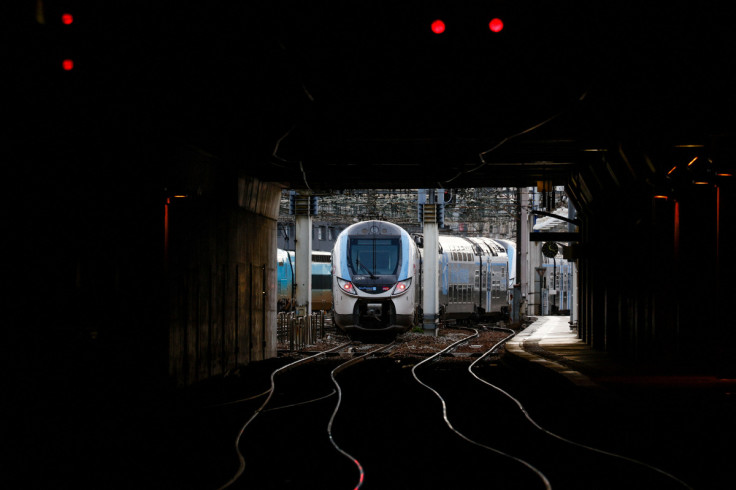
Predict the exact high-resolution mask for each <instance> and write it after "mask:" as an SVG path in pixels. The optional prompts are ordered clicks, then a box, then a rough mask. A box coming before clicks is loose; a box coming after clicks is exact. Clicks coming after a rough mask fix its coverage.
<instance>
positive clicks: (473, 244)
mask: <svg viewBox="0 0 736 490" xmlns="http://www.w3.org/2000/svg"><path fill="white" fill-rule="evenodd" d="M420 243H421V240H420ZM510 244H512V242H510ZM508 246H509V245H506V246H505V245H503V244H501V243H499V242H497V241H495V240H492V239H490V238H464V237H457V236H445V235H442V236H440V237H439V258H438V260H439V264H438V265H439V269H438V287H439V291H438V296H439V304H440V318H441V319H442V320H452V319H455V320H462V319H467V318H482V317H486V316H503V315H506V314H508V310H509V299H508V298H509V296H508V290H509V284H510V283H509V272H510V271H511V269H510V268H509V255H508V253H507V247H508ZM332 275H333V280H332V296H333V315H334V316H333V318H334V322H335V325H337V326H338V327H339V328H340V329H342V330H344V331H346V332H351V331H360V330H370V331H397V332H401V331H406V330H408V329H410V328H411V327H413V326H415V325H418V324H419V323H420V322H421V320H422V290H421V288H422V249H421V248H419V247H417V245H416V243H415V240H414V239H413V238H412V237H411V236H409V234H408V233H407V232H406V231H405V230H404V229H403V228H401V227H399V226H397V225H394V224H392V223H387V222H385V221H364V222H360V223H356V224H354V225H352V226H350V227H348V228H346V229H345V230H343V232H342V233H341V234H340V235H339V236H338V237H337V241H336V243H335V247H334V249H333V251H332Z"/></svg>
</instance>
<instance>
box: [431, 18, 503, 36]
mask: <svg viewBox="0 0 736 490" xmlns="http://www.w3.org/2000/svg"><path fill="white" fill-rule="evenodd" d="M430 29H432V32H434V33H435V34H442V33H443V32H445V30H446V29H447V25H446V24H445V21H443V20H442V19H436V20H435V21H434V22H432V24H431V25H430ZM488 30H490V31H491V32H496V33H498V32H501V31H502V30H503V21H502V20H501V19H499V18H498V17H494V18H493V19H491V20H490V22H488Z"/></svg>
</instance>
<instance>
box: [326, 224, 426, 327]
mask: <svg viewBox="0 0 736 490" xmlns="http://www.w3.org/2000/svg"><path fill="white" fill-rule="evenodd" d="M419 268H420V257H419V251H418V249H417V246H416V244H415V243H414V240H413V239H412V238H411V237H410V236H409V234H408V233H407V232H406V231H405V230H404V229H403V228H401V227H399V226H397V225H394V224H392V223H388V222H385V221H377V220H373V221H363V222H360V223H356V224H354V225H352V226H349V227H348V228H346V229H345V230H343V231H342V233H340V235H338V237H337V240H336V241H335V246H334V248H333V250H332V275H333V281H332V296H333V314H334V322H335V325H337V326H338V327H339V328H340V329H342V330H344V331H346V332H350V331H356V330H370V331H396V332H401V331H405V330H408V329H409V328H411V327H412V326H414V325H417V323H418V321H419V315H418V310H417V308H418V303H419V301H420V299H421V296H420V289H419V288H420V284H419V270H420V269H419Z"/></svg>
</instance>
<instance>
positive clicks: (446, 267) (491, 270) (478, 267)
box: [439, 235, 509, 319]
mask: <svg viewBox="0 0 736 490" xmlns="http://www.w3.org/2000/svg"><path fill="white" fill-rule="evenodd" d="M439 242H440V257H439V261H440V264H439V288H440V290H439V302H440V309H441V317H442V318H443V319H464V318H469V317H484V316H490V315H506V314H507V313H508V272H509V261H508V256H507V254H506V250H505V248H504V247H503V246H502V245H500V244H499V243H497V242H496V241H494V240H492V239H490V238H465V237H458V236H444V235H441V236H440V237H439Z"/></svg>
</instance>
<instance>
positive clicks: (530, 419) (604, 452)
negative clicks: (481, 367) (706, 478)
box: [468, 327, 692, 490]
mask: <svg viewBox="0 0 736 490" xmlns="http://www.w3.org/2000/svg"><path fill="white" fill-rule="evenodd" d="M492 328H493V329H494V330H503V331H507V332H511V334H510V335H509V336H508V337H506V338H504V339H503V340H500V341H499V342H498V343H496V344H495V345H494V346H493V347H491V348H490V349H489V350H488V351H487V352H486V353H484V354H483V355H481V356H480V357H479V358H478V359H476V360H475V361H473V362H472V363H471V364H470V366H468V372H470V374H472V375H473V376H474V377H475V379H477V380H478V381H480V382H481V383H484V384H486V385H488V386H490V387H491V388H493V389H494V390H496V391H498V392H499V393H502V394H503V395H505V396H506V397H507V398H509V399H510V400H511V401H513V402H514V403H515V404H516V406H517V407H518V408H519V410H521V413H523V414H524V417H526V419H527V420H528V421H529V423H531V424H532V425H533V426H534V427H536V428H537V429H539V430H540V431H542V432H544V433H545V434H547V435H548V436H550V437H554V438H555V439H558V440H560V441H562V442H565V443H567V444H571V445H573V446H576V447H579V448H582V449H586V450H588V451H592V452H595V453H599V454H603V455H606V456H610V457H613V458H617V459H621V460H623V461H627V462H629V463H633V464H636V465H640V466H643V467H644V468H648V469H650V470H653V471H655V472H657V473H660V474H661V475H663V476H665V477H667V478H670V479H672V480H674V481H675V482H676V483H678V484H680V485H682V486H683V487H685V488H687V489H689V490H692V487H691V486H690V485H688V484H687V483H685V482H684V481H682V480H680V479H679V478H677V477H676V476H674V475H672V474H670V473H668V472H666V471H664V470H663V469H661V468H657V467H656V466H652V465H649V464H647V463H644V462H643V461H639V460H637V459H634V458H630V457H628V456H623V455H621V454H617V453H613V452H610V451H606V450H604V449H599V448H596V447H593V446H588V445H586V444H582V443H580V442H576V441H573V440H570V439H567V438H566V437H563V436H561V435H559V434H556V433H554V432H552V431H550V430H548V429H545V428H544V427H542V426H541V425H539V424H538V423H537V421H536V420H534V419H533V418H532V417H531V415H529V412H528V411H527V410H526V408H525V407H524V405H523V404H522V403H521V402H520V401H519V400H518V399H517V398H515V397H514V396H513V395H511V394H510V393H509V392H507V391H505V390H504V389H503V388H501V387H499V386H496V385H494V384H493V383H490V382H489V381H486V380H485V379H483V378H481V377H479V376H478V375H477V374H475V373H474V372H473V368H474V367H475V366H476V364H478V363H479V362H480V361H481V360H482V359H484V358H485V357H486V356H488V355H490V354H492V353H493V352H494V351H495V350H497V349H498V348H499V347H500V346H502V345H503V344H505V343H506V342H508V341H509V340H510V339H511V338H512V337H514V336H516V332H515V331H514V330H511V329H510V328H501V327H492Z"/></svg>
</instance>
